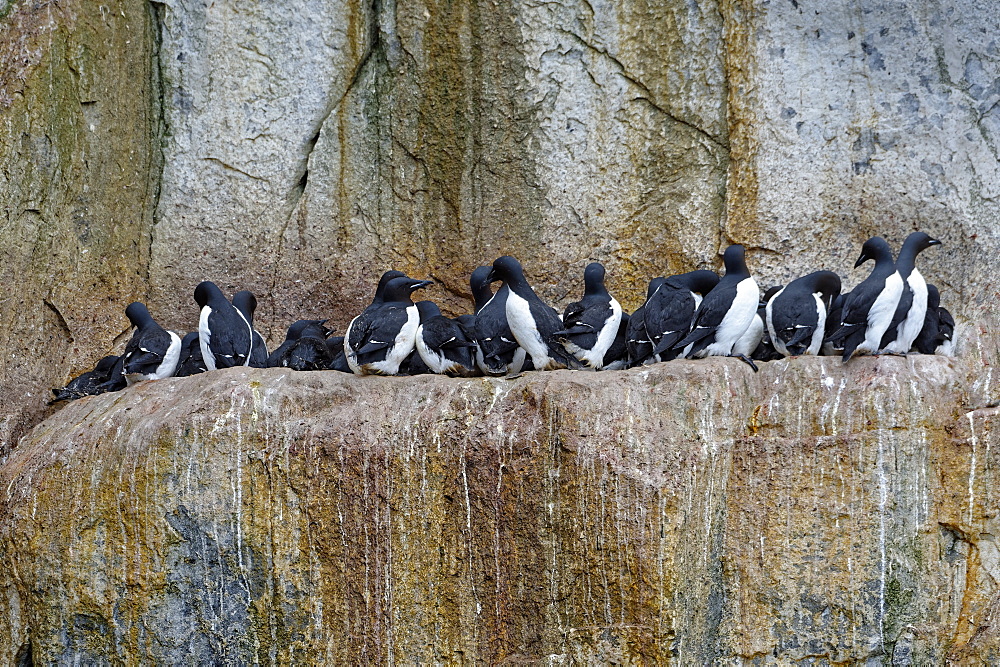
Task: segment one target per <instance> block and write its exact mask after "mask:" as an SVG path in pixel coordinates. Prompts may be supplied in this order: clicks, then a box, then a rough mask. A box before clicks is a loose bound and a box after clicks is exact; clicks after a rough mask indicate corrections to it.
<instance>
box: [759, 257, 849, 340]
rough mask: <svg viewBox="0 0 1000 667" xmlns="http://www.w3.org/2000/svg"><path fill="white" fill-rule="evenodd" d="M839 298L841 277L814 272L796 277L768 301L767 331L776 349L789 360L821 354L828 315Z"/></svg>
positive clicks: (823, 272)
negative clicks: (806, 355)
mask: <svg viewBox="0 0 1000 667" xmlns="http://www.w3.org/2000/svg"><path fill="white" fill-rule="evenodd" d="M838 296H840V276H838V275H837V274H836V273H834V272H833V271H815V272H813V273H810V274H809V275H807V276H802V277H801V278H796V279H795V280H793V281H792V282H790V283H788V285H786V286H785V287H783V288H781V290H780V291H779V292H778V293H777V294H775V295H774V296H773V297H772V298H770V299H769V300H768V302H767V308H766V314H767V318H766V319H767V332H768V335H769V337H770V340H771V344H772V345H773V346H774V349H775V350H777V351H778V352H780V353H781V354H782V355H784V356H786V357H790V356H798V355H800V354H814V355H815V354H819V353H820V351H821V349H822V347H823V339H824V338H825V337H826V318H827V313H828V312H829V311H830V308H831V306H832V305H833V301H834V299H836V298H837V297H838Z"/></svg>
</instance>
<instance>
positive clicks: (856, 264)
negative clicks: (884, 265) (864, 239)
mask: <svg viewBox="0 0 1000 667" xmlns="http://www.w3.org/2000/svg"><path fill="white" fill-rule="evenodd" d="M869 259H871V257H869V256H868V255H866V254H865V253H861V257H858V261H856V262H854V268H855V269H856V268H858V267H859V266H861V265H862V264H864V263H865V262H867V261H868V260H869Z"/></svg>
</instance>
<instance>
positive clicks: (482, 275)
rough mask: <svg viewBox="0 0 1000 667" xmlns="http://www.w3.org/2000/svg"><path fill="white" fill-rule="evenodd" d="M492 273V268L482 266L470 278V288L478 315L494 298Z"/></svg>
mask: <svg viewBox="0 0 1000 667" xmlns="http://www.w3.org/2000/svg"><path fill="white" fill-rule="evenodd" d="M492 272H493V267H492V266H480V267H478V268H476V270H475V271H473V272H472V275H471V276H469V287H470V288H472V299H473V301H474V302H475V304H476V312H477V313H478V312H479V311H480V310H482V308H483V306H485V305H486V302H488V301H489V300H490V299H492V298H493V292H492V290H490V274H491V273H492Z"/></svg>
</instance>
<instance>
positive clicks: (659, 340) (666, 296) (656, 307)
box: [643, 280, 695, 361]
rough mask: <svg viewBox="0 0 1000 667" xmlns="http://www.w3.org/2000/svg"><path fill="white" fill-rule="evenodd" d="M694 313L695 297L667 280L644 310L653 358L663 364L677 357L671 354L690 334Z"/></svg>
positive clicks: (685, 289)
mask: <svg viewBox="0 0 1000 667" xmlns="http://www.w3.org/2000/svg"><path fill="white" fill-rule="evenodd" d="M694 313H695V302H694V297H693V296H691V290H689V289H688V288H687V287H686V286H675V285H671V284H670V281H669V280H668V281H666V282H665V283H664V284H663V285H661V286H660V288H659V289H658V290H656V292H654V293H653V296H652V297H650V299H649V300H648V301H647V302H646V304H645V307H644V308H643V319H644V320H645V322H646V333H647V334H648V335H649V340H650V341H651V342H652V343H653V354H654V355H660V358H661V360H663V361H668V360H669V359H673V358H674V357H676V356H677V354H676V353H671V352H670V350H672V349H673V348H674V346H675V345H676V344H677V343H679V342H680V341H681V339H683V338H684V337H685V336H687V335H688V333H690V331H691V323H692V320H694ZM665 357H668V358H665Z"/></svg>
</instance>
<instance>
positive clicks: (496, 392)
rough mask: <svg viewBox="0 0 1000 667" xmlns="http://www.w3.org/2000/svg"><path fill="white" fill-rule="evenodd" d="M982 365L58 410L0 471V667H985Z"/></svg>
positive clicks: (149, 392)
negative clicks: (820, 666) (430, 665)
mask: <svg viewBox="0 0 1000 667" xmlns="http://www.w3.org/2000/svg"><path fill="white" fill-rule="evenodd" d="M996 359H997V355H996V350H995V349H991V350H989V352H988V358H986V359H977V360H976V364H972V363H966V364H959V363H956V362H954V361H953V360H950V359H947V358H943V357H912V358H909V359H902V358H888V357H886V358H881V359H862V360H858V361H856V362H853V363H851V364H850V365H848V366H846V367H845V366H842V365H841V364H840V363H839V362H837V361H834V360H831V359H823V358H812V359H809V358H799V359H794V360H790V361H781V362H772V363H768V364H764V365H763V368H762V369H761V371H760V373H758V374H756V375H755V374H754V373H752V372H751V371H750V369H749V368H748V367H747V366H745V365H744V364H742V363H740V362H738V361H736V360H733V359H718V358H716V359H710V360H706V361H703V362H671V363H668V364H660V365H658V366H655V367H652V368H649V369H644V370H640V369H636V370H632V371H624V372H607V373H598V374H594V373H584V372H571V371H559V372H551V373H533V374H528V375H526V376H524V377H522V378H520V379H516V380H504V379H472V380H452V379H447V378H440V377H418V378H377V377H367V378H355V377H353V376H347V375H342V374H338V373H335V372H321V373H294V372H289V371H285V370H279V369H271V370H266V371H254V370H242V369H240V370H236V369H233V370H230V371H219V372H215V373H209V374H205V375H201V376H195V377H192V378H184V379H168V380H162V381H157V382H149V383H143V384H141V385H138V386H136V387H133V388H130V389H129V390H126V391H123V392H120V393H117V394H111V395H104V396H100V397H96V398H91V399H84V400H81V401H78V402H76V403H74V404H73V405H70V406H68V407H67V408H66V409H64V410H62V411H61V412H60V413H59V414H58V415H56V416H55V417H53V418H51V419H49V420H48V421H46V422H45V423H43V424H41V425H40V426H39V427H38V428H37V429H35V430H34V431H33V432H32V433H31V435H30V436H28V437H27V438H26V439H25V440H24V441H23V443H22V444H21V446H20V447H19V448H18V449H17V450H16V451H15V453H14V454H13V455H12V456H11V458H10V460H9V461H8V462H7V464H6V465H5V466H4V467H3V468H2V469H0V490H2V491H3V493H2V495H0V503H2V504H0V596H2V597H0V602H2V603H3V607H4V608H5V609H7V610H8V611H7V616H6V617H7V618H8V619H9V621H10V622H9V623H7V624H0V647H2V653H0V660H5V661H6V662H10V660H11V659H12V658H13V657H14V655H15V654H16V653H17V652H18V651H19V650H22V652H26V651H28V650H30V654H31V657H32V658H33V659H34V660H35V661H36V662H40V663H50V662H70V661H73V660H79V661H82V662H84V663H87V662H91V661H93V660H96V659H99V658H100V657H102V656H108V655H112V654H114V655H120V656H124V657H125V659H126V660H128V661H137V662H148V661H158V662H165V663H173V662H177V661H185V660H195V661H198V662H201V663H209V662H213V661H225V662H228V663H248V662H252V661H258V660H259V661H261V662H268V663H274V662H280V663H286V662H288V661H295V662H300V663H309V664H319V663H323V664H347V663H357V662H399V663H408V664H413V663H417V662H422V663H426V662H456V661H464V660H469V661H472V662H483V663H497V662H502V661H513V662H520V661H531V662H536V661H554V662H561V663H569V662H611V661H617V662H624V663H633V664H638V663H647V664H648V663H654V662H655V663H663V662H668V661H673V662H676V663H677V664H692V663H698V664H702V663H707V662H711V661H716V660H721V661H726V662H729V661H733V660H739V659H743V660H746V661H750V662H754V663H764V662H770V661H774V662H792V661H798V660H805V659H820V660H827V661H830V662H837V663H852V664H854V663H860V662H865V661H868V660H886V661H888V660H892V661H896V662H898V663H909V662H913V663H914V664H928V663H936V664H940V663H942V662H943V661H944V660H945V659H946V658H952V659H973V658H974V659H977V660H985V661H987V662H993V661H995V660H996V659H997V658H998V657H1000V651H998V646H997V634H996V631H995V629H994V627H993V624H992V621H991V618H992V614H993V613H994V612H993V608H994V605H995V604H996V602H995V601H996V599H997V595H998V594H1000V585H998V583H997V582H998V581H1000V579H998V578H997V576H998V573H997V572H996V561H997V555H998V554H997V550H996V546H995V544H994V540H993V535H995V534H996V531H997V529H998V526H996V525H995V524H996V521H997V512H996V507H997V505H996V497H995V495H996V491H995V487H996V482H997V480H996V474H995V471H996V470H997V465H998V463H1000V461H997V452H998V451H1000V447H998V444H1000V443H998V441H997V436H996V424H997V421H996V420H997V409H996V408H991V407H983V406H987V405H991V404H995V401H996V400H997V391H996V387H995V386H994V382H993V378H992V376H991V369H992V366H990V367H989V368H990V370H988V371H987V373H986V374H985V375H979V376H978V377H977V376H975V375H974V374H973V373H971V368H972V366H973V365H978V364H979V363H980V362H981V361H989V362H990V363H991V364H993V363H995V362H996Z"/></svg>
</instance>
